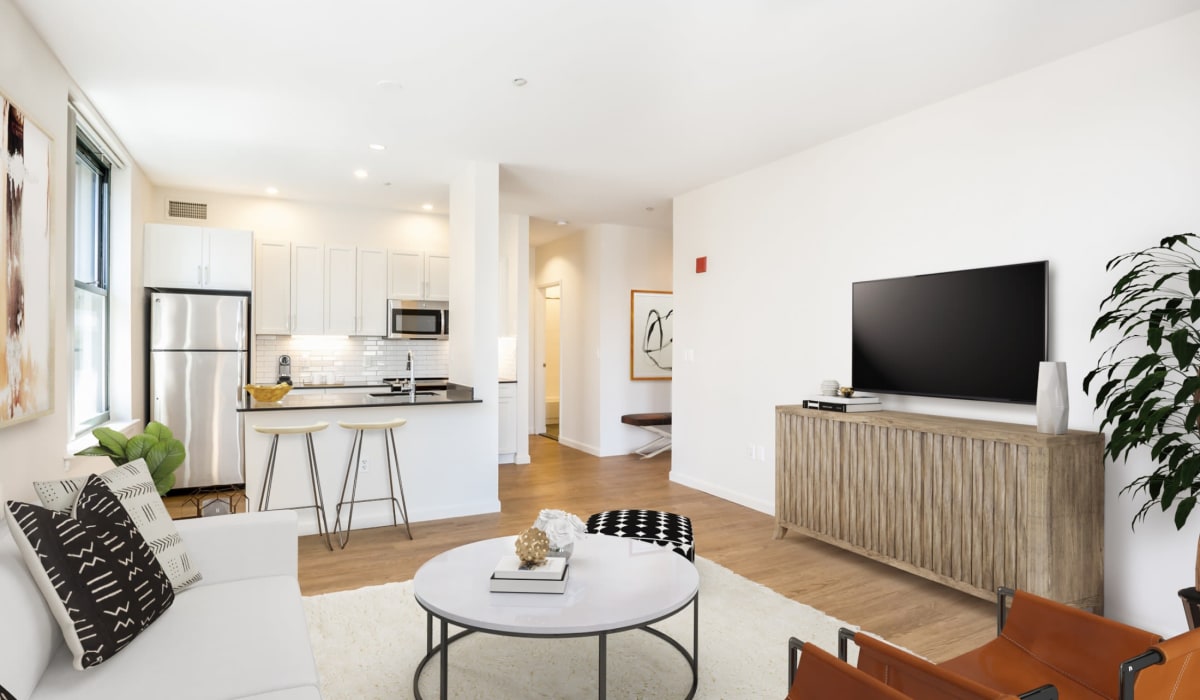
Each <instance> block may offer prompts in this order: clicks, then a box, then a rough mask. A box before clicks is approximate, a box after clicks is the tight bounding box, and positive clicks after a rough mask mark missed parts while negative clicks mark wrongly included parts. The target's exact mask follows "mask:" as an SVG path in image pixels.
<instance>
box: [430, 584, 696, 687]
mask: <svg viewBox="0 0 1200 700" xmlns="http://www.w3.org/2000/svg"><path fill="white" fill-rule="evenodd" d="M689 604H690V605H691V606H692V651H691V652H690V653H689V652H688V650H687V649H685V648H684V646H683V645H682V644H680V643H679V642H678V641H677V640H675V639H674V638H673V637H671V636H670V635H668V634H667V633H666V632H663V631H662V630H657V629H654V628H653V627H651V626H650V625H652V624H654V623H656V622H661V621H663V620H665V619H667V618H668V617H672V616H674V615H675V614H677V613H678V612H679V611H680V610H683V609H684V608H686V607H687V606H688V605H689ZM434 617H437V616H435V615H434V614H433V613H432V612H429V611H428V610H426V611H425V656H424V658H422V659H421V662H420V663H419V664H417V670H416V671H415V672H413V697H415V698H416V699H417V700H424V697H423V696H422V695H421V688H420V685H421V673H422V672H423V671H424V670H425V667H426V666H427V665H428V664H429V662H430V661H432V660H433V657H434V656H437V657H438V671H439V675H440V681H441V683H440V685H439V688H438V697H439V698H441V700H447V699H448V698H449V683H448V676H449V653H448V652H449V649H450V645H451V644H453V643H454V642H457V641H458V640H460V639H462V638H463V637H467V636H469V635H472V634H475V633H476V632H484V633H486V634H495V635H500V636H506V637H530V638H540V639H561V638H566V637H592V636H595V637H598V638H599V642H600V644H599V647H600V648H599V675H600V682H599V697H600V698H601V700H603V698H605V697H607V693H608V678H607V677H608V668H607V667H608V635H610V634H617V633H619V632H626V631H629V630H632V629H639V630H643V631H645V632H649V633H650V634H652V635H654V636H656V637H658V638H659V639H661V640H663V641H665V642H666V643H668V644H670V645H671V646H673V647H675V650H676V651H678V652H679V654H680V655H681V656H683V658H684V660H685V661H687V664H688V667H689V668H690V669H691V670H692V686H691V688H689V689H688V693H687V695H686V696H684V700H692V698H693V697H695V695H696V686H697V684H698V683H699V679H700V594H699V593H696V595H695V596H694V597H693V598H692V599H691V600H690V601H688V602H686V603H684V604H683V605H681V606H679V607H678V608H676V609H674V610H672V611H671V612H669V613H667V614H666V615H663V616H662V617H660V618H658V619H655V620H651V621H649V622H647V623H645V624H641V625H634V626H632V627H622V628H619V629H612V630H607V631H605V632H597V633H588V634H517V633H512V632H495V631H493V630H483V629H475V628H471V627H465V626H463V625H460V624H458V623H455V625H454V626H455V627H462V630H461V631H460V632H457V633H455V634H454V635H453V636H448V635H449V632H450V623H449V622H448V621H447V620H446V618H444V617H438V618H437V619H438V624H439V628H440V629H439V631H440V636H439V639H440V640H441V641H439V642H438V643H437V644H434V643H433V619H434Z"/></svg>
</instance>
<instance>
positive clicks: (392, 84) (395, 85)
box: [375, 80, 400, 90]
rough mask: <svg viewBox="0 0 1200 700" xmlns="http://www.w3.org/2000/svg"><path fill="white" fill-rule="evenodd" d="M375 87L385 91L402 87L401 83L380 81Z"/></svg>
mask: <svg viewBox="0 0 1200 700" xmlns="http://www.w3.org/2000/svg"><path fill="white" fill-rule="evenodd" d="M375 87H377V88H380V89H383V90H387V89H390V88H398V87H400V83H397V82H396V81H395V80H380V81H378V82H377V83H375Z"/></svg>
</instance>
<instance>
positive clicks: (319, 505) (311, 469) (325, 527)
mask: <svg viewBox="0 0 1200 700" xmlns="http://www.w3.org/2000/svg"><path fill="white" fill-rule="evenodd" d="M304 437H305V438H306V441H307V442H308V482H309V484H310V485H311V486H312V492H313V505H314V507H315V508H316V511H317V534H318V535H325V547H326V548H327V549H328V550H329V551H331V552H332V551H333V543H332V542H330V541H329V522H328V521H327V520H326V519H325V496H324V495H323V494H322V493H321V475H320V474H318V473H317V451H316V450H315V449H314V448H313V439H312V433H307V434H306V435H305V436H304Z"/></svg>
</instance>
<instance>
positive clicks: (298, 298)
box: [291, 243, 325, 335]
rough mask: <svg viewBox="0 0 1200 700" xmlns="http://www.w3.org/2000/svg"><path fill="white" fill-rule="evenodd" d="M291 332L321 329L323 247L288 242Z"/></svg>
mask: <svg viewBox="0 0 1200 700" xmlns="http://www.w3.org/2000/svg"><path fill="white" fill-rule="evenodd" d="M291 289H292V333H293V334H294V335H321V334H322V333H324V332H325V248H324V246H319V245H311V244H307V243H297V244H295V245H293V246H292V281H291Z"/></svg>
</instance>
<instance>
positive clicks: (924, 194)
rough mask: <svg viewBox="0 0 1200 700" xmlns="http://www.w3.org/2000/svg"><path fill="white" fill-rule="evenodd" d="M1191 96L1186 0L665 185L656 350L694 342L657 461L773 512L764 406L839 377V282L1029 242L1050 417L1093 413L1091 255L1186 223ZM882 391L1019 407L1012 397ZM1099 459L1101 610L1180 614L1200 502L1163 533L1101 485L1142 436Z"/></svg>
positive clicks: (1024, 255) (1013, 415) (1155, 616)
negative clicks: (990, 76) (756, 457)
mask: <svg viewBox="0 0 1200 700" xmlns="http://www.w3.org/2000/svg"><path fill="white" fill-rule="evenodd" d="M847 89H853V86H847ZM1197 114H1200V14H1192V15H1188V16H1186V17H1184V18H1182V19H1179V20H1176V21H1173V22H1169V23H1167V24H1163V25H1160V26H1158V27H1155V28H1152V29H1150V30H1147V31H1144V32H1140V33H1137V34H1134V35H1130V36H1127V37H1125V38H1122V39H1120V40H1117V41H1114V42H1112V43H1109V44H1106V45H1103V46H1100V47H1098V48H1095V49H1092V50H1089V51H1086V52H1083V53H1080V54H1077V55H1074V56H1071V57H1068V58H1066V59H1064V60H1061V61H1058V62H1055V63H1052V64H1049V65H1046V66H1044V67H1041V68H1038V69H1035V70H1032V71H1029V72H1027V73H1024V74H1020V75H1017V76H1015V77H1012V78H1010V79H1006V80H1003V81H1000V82H998V83H995V84H993V85H990V86H986V87H983V88H981V89H977V90H974V91H971V92H968V93H966V94H963V95H961V96H959V97H956V98H953V99H950V100H947V101H945V102H942V103H939V104H935V105H932V106H930V107H927V108H924V109H921V110H918V111H916V112H913V113H911V114H908V115H906V116H903V117H900V118H897V119H895V120H892V121H890V122H886V123H883V124H881V125H877V126H875V127H872V128H869V129H865V130H863V131H861V132H858V133H856V134H852V135H850V136H848V137H845V138H842V139H839V140H836V141H833V142H831V143H828V144H825V145H823V146H821V147H818V148H814V149H811V150H809V151H806V152H803V153H799V154H797V155H794V156H792V157H789V158H786V159H783V160H780V161H778V162H775V163H772V164H769V165H766V166H763V167H760V168H758V169H756V170H753V171H750V172H747V173H745V174H743V175H740V176H738V177H734V178H731V179H729V180H726V181H722V182H719V183H716V184H713V185H711V186H708V187H705V188H703V189H699V190H696V191H694V192H690V193H688V194H685V195H683V196H681V197H679V198H677V199H676V200H675V203H674V220H675V228H674V233H675V276H676V280H675V281H676V284H675V291H676V307H677V308H678V309H679V314H678V316H679V318H678V322H677V325H676V338H677V343H676V345H677V347H676V357H677V358H683V357H684V356H685V354H686V352H687V351H688V350H689V349H691V350H693V351H694V353H695V359H694V361H693V362H690V363H689V362H683V361H679V362H677V364H676V369H675V380H674V396H673V404H674V414H675V416H674V419H675V420H674V427H675V435H676V437H675V445H674V452H675V456H674V460H673V462H674V470H673V472H672V478H673V479H674V480H676V481H679V482H681V483H684V484H688V485H692V486H696V487H698V488H701V489H703V490H705V491H709V492H711V493H714V494H717V495H720V496H723V497H726V498H729V499H731V500H734V501H737V502H740V503H744V504H747V505H749V506H751V507H754V508H757V509H759V510H761V511H764V512H768V513H769V512H773V503H774V496H773V494H774V477H773V463H774V456H773V451H774V450H773V448H774V418H773V410H774V406H775V405H777V404H792V403H798V402H799V400H800V399H801V398H802V397H803V396H805V395H807V394H811V393H813V392H814V391H816V390H817V387H818V384H819V383H820V381H821V380H822V379H825V378H827V377H832V378H836V379H838V380H840V381H842V382H843V383H849V382H850V380H851V377H850V285H851V282H853V281H855V280H865V279H873V278H879V277H891V276H898V275H908V274H915V273H924V272H936V271H943V270H953V269H962V268H969V267H978V266H987V265H998V264H1004V263H1014V262H1022V261H1029V260H1039V259H1048V260H1049V261H1050V266H1051V315H1052V318H1051V332H1050V355H1051V358H1052V359H1056V360H1065V361H1066V362H1067V363H1068V372H1069V377H1070V381H1071V384H1072V387H1073V390H1072V392H1071V394H1070V402H1071V406H1072V409H1071V417H1070V426H1071V427H1072V428H1077V429H1096V428H1097V427H1098V425H1099V419H1098V417H1097V416H1096V415H1094V414H1093V411H1092V402H1091V401H1090V400H1089V399H1088V398H1087V397H1086V396H1085V395H1084V394H1083V393H1082V388H1081V382H1082V379H1083V375H1084V374H1085V373H1086V372H1087V371H1088V370H1089V369H1090V368H1091V367H1093V366H1094V365H1095V362H1096V359H1097V357H1098V355H1099V353H1100V351H1101V350H1102V348H1103V346H1104V343H1100V342H1097V343H1094V344H1093V343H1090V342H1089V341H1088V334H1089V331H1090V326H1091V323H1092V322H1093V321H1094V319H1095V316H1096V309H1097V306H1098V304H1099V302H1100V300H1101V299H1102V298H1103V297H1104V296H1105V294H1106V292H1107V289H1108V288H1109V287H1110V286H1111V284H1112V283H1113V282H1114V281H1115V280H1114V278H1112V277H1111V276H1108V275H1105V274H1104V263H1105V261H1106V260H1108V259H1109V258H1110V257H1112V256H1114V255H1117V254H1119V253H1123V252H1126V251H1129V250H1134V249H1140V248H1143V247H1146V246H1149V245H1152V244H1154V243H1156V242H1157V241H1158V240H1159V238H1160V237H1162V236H1164V235H1168V234H1174V233H1180V232H1184V231H1190V230H1194V228H1195V226H1196V223H1197V221H1198V220H1200V198H1197V196H1196V192H1197V191H1200V129H1197V128H1196V115H1197ZM700 255H707V256H708V259H709V270H710V271H709V272H708V273H706V274H695V273H694V272H693V270H692V266H693V260H694V258H695V257H697V256H700ZM886 407H887V408H890V409H900V410H911V411H920V412H926V413H939V414H946V415H956V416H964V417H977V418H987V419H996V420H1004V421H1011V422H1016V423H1025V424H1032V423H1033V422H1034V415H1033V408H1032V407H1014V406H1004V405H999V404H989V403H979V402H966V401H954V400H938V399H916V398H910V399H901V398H889V399H888V400H887V401H886ZM748 441H750V442H753V443H757V444H761V445H764V446H766V448H767V455H766V457H767V458H766V460H765V461H762V462H758V461H753V460H751V459H750V458H749V457H748V456H747V452H746V443H747V442H748ZM1097 468H1098V469H1099V468H1100V466H1099V465H1097ZM1105 469H1106V482H1107V484H1106V491H1107V504H1106V525H1105V549H1106V552H1105V560H1106V563H1105V603H1106V612H1107V614H1108V615H1110V616H1112V617H1115V618H1117V619H1120V620H1124V621H1126V622H1130V623H1133V624H1136V625H1140V626H1143V627H1145V628H1148V629H1152V630H1154V631H1156V632H1159V633H1161V634H1170V633H1175V632H1179V631H1182V629H1183V628H1184V620H1183V616H1182V614H1181V612H1180V607H1179V603H1178V600H1177V598H1176V596H1175V591H1176V590H1177V589H1178V588H1181V587H1183V586H1184V585H1187V584H1188V583H1189V582H1190V581H1192V579H1193V565H1194V562H1195V553H1196V540H1197V536H1198V534H1200V518H1195V517H1193V518H1192V521H1193V522H1192V523H1191V524H1190V525H1189V527H1187V528H1186V530H1185V531H1183V532H1176V531H1175V529H1174V527H1173V525H1171V523H1170V522H1169V520H1168V518H1165V517H1161V516H1159V515H1152V516H1151V517H1150V518H1149V519H1148V521H1147V522H1145V523H1143V524H1141V525H1139V526H1138V528H1137V531H1136V532H1131V531H1130V520H1131V517H1132V515H1133V513H1134V511H1135V506H1134V503H1133V502H1132V501H1131V499H1130V498H1128V497H1120V496H1118V492H1119V491H1120V489H1121V488H1122V487H1123V486H1124V485H1125V484H1126V483H1128V482H1129V481H1131V480H1132V479H1133V478H1135V477H1136V476H1137V475H1139V474H1141V473H1143V472H1145V471H1147V470H1148V469H1149V465H1148V460H1147V456H1146V455H1144V454H1139V455H1137V456H1136V458H1135V459H1133V460H1132V463H1131V464H1129V465H1125V464H1119V465H1108V466H1106V467H1105ZM1097 554H1099V553H1097Z"/></svg>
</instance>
